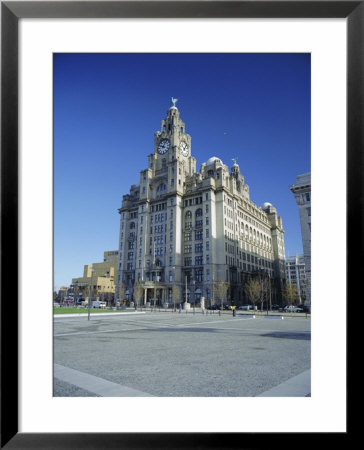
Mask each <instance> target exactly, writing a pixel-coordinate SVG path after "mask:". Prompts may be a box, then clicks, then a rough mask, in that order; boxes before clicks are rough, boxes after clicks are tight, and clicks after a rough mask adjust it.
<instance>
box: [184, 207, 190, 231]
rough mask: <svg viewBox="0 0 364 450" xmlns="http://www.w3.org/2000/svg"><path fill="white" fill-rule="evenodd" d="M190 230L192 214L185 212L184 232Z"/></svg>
mask: <svg viewBox="0 0 364 450" xmlns="http://www.w3.org/2000/svg"><path fill="white" fill-rule="evenodd" d="M191 228H192V212H191V211H187V212H186V214H185V230H190V229H191Z"/></svg>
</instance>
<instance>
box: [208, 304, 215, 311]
mask: <svg viewBox="0 0 364 450" xmlns="http://www.w3.org/2000/svg"><path fill="white" fill-rule="evenodd" d="M207 309H211V310H216V309H218V306H217V305H210V306H208V307H207Z"/></svg>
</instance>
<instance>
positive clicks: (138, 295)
mask: <svg viewBox="0 0 364 450" xmlns="http://www.w3.org/2000/svg"><path fill="white" fill-rule="evenodd" d="M143 294H144V288H143V285H142V282H141V281H139V280H138V281H136V282H135V284H134V298H135V302H136V309H138V304H139V303H140V302H141V300H142V298H143Z"/></svg>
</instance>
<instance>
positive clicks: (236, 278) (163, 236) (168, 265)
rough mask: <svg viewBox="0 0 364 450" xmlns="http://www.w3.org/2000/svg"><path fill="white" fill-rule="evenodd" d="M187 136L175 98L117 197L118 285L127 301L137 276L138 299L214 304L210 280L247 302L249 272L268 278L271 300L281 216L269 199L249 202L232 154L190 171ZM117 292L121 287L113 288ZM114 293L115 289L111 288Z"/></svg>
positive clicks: (281, 266)
mask: <svg viewBox="0 0 364 450" xmlns="http://www.w3.org/2000/svg"><path fill="white" fill-rule="evenodd" d="M191 150H192V147H191V136H190V135H188V134H187V133H186V127H185V123H184V122H183V121H182V120H181V117H180V113H179V110H178V109H177V107H176V100H175V99H172V106H171V107H170V108H169V110H168V111H167V115H166V117H165V118H164V119H163V120H162V122H161V128H160V130H159V131H157V132H156V133H155V135H154V151H153V152H152V153H151V154H150V155H149V156H148V166H147V168H145V169H143V170H141V172H140V179H139V182H138V183H137V184H135V185H133V186H131V188H130V192H129V194H127V195H124V196H123V199H122V205H121V208H120V209H119V213H120V236H119V263H118V286H119V288H120V287H121V286H123V288H122V289H126V293H127V294H126V295H127V296H128V295H129V296H130V297H129V299H131V297H132V294H133V287H134V284H135V282H136V281H139V282H140V283H138V284H141V285H142V288H143V297H142V302H143V303H148V302H151V303H152V302H156V303H157V304H171V303H173V286H174V285H176V286H178V287H179V289H180V290H179V292H180V298H181V301H183V302H184V301H185V300H187V302H189V303H192V304H198V303H200V301H201V299H202V298H204V299H205V305H206V304H207V305H208V304H211V303H218V301H217V299H216V298H215V289H214V286H215V285H216V283H217V282H219V281H220V280H223V281H225V282H227V283H228V284H229V290H228V301H230V302H232V303H234V304H239V303H242V302H244V301H246V300H245V297H244V296H245V294H244V283H245V281H246V280H247V279H248V277H249V276H258V275H259V276H265V277H267V279H269V280H270V284H271V293H272V295H273V297H275V302H277V301H278V297H279V296H280V292H281V287H282V282H283V280H284V279H285V263H284V261H285V251H284V230H283V225H282V219H281V218H280V217H279V216H278V214H277V210H276V209H275V208H274V207H273V206H272V205H271V204H270V203H265V204H264V205H263V207H259V206H257V205H256V204H254V203H253V202H252V201H251V200H250V197H249V187H248V185H247V184H246V183H245V181H244V177H243V175H242V174H241V173H240V168H239V165H238V164H237V162H236V159H235V160H233V161H234V163H233V164H232V167H231V168H230V170H229V168H228V166H226V165H225V164H224V163H223V162H222V161H221V159H219V158H218V157H211V158H210V159H208V161H206V162H205V163H203V164H202V165H201V168H200V171H199V172H197V171H196V159H195V158H194V157H193V155H192V152H191ZM119 291H120V289H119ZM116 295H117V296H118V293H117V294H116Z"/></svg>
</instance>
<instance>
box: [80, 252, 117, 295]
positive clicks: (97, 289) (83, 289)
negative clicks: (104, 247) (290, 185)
mask: <svg viewBox="0 0 364 450" xmlns="http://www.w3.org/2000/svg"><path fill="white" fill-rule="evenodd" d="M117 264H118V251H117V250H112V251H106V252H104V260H103V261H102V262H96V263H92V264H86V265H85V266H84V269H83V276H82V277H79V278H72V284H71V286H72V287H73V290H74V291H75V293H76V296H77V297H79V296H80V294H82V297H83V298H84V299H85V300H88V297H89V296H90V292H91V291H92V293H91V295H92V297H93V298H94V299H95V300H96V299H101V300H106V301H108V302H109V303H110V302H111V301H113V299H114V294H115V275H116V270H117Z"/></svg>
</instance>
